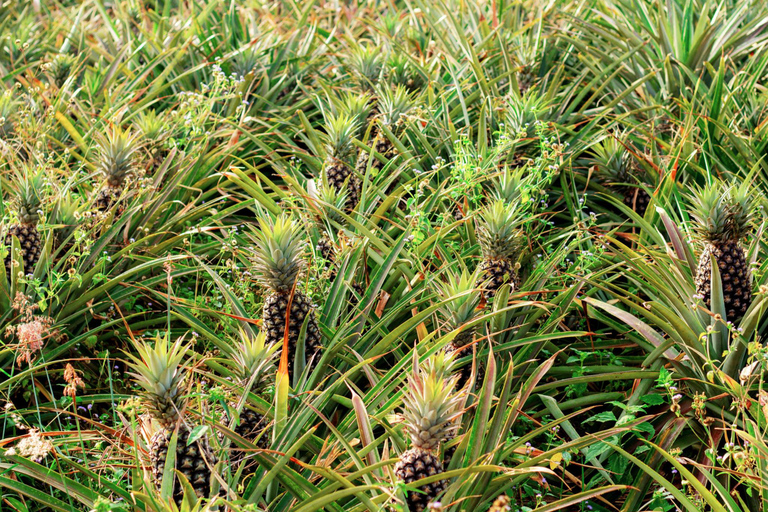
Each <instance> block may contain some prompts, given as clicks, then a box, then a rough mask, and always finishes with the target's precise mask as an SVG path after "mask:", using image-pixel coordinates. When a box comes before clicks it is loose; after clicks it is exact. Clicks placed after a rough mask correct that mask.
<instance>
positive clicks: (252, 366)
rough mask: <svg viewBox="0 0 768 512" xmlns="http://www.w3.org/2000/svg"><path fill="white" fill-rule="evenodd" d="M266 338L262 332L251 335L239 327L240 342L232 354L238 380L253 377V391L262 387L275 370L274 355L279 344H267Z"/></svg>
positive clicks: (243, 380) (242, 380)
mask: <svg viewBox="0 0 768 512" xmlns="http://www.w3.org/2000/svg"><path fill="white" fill-rule="evenodd" d="M266 340H267V338H266V336H265V335H264V333H263V332H260V333H258V334H257V335H256V336H253V335H252V334H250V333H249V332H247V331H245V330H244V329H240V342H239V343H238V344H237V345H236V347H235V352H234V353H233V354H232V361H233V362H234V363H235V366H236V370H237V372H238V376H239V378H240V382H241V383H242V384H245V383H246V382H248V381H249V380H250V379H253V387H252V389H253V390H254V391H258V390H260V389H263V387H264V386H265V384H266V382H267V380H268V379H269V376H270V375H271V374H273V373H274V371H275V355H276V354H277V349H278V348H280V347H279V344H277V343H272V344H267V341H266Z"/></svg>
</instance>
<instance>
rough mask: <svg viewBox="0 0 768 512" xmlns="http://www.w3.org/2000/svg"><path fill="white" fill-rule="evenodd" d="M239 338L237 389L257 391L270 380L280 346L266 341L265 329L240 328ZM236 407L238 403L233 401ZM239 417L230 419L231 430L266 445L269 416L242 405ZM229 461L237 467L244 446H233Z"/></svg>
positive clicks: (235, 363)
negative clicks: (253, 330)
mask: <svg viewBox="0 0 768 512" xmlns="http://www.w3.org/2000/svg"><path fill="white" fill-rule="evenodd" d="M240 340H241V341H240V342H239V343H238V344H237V345H236V346H235V351H234V352H233V353H232V356H231V357H232V363H233V366H234V375H235V377H236V379H237V384H238V386H239V392H240V393H247V392H248V390H250V392H251V393H254V394H257V395H258V394H260V393H262V392H263V391H264V389H265V387H266V386H267V384H268V383H269V379H270V376H272V375H274V373H275V370H276V368H275V354H276V353H277V350H278V348H279V347H280V346H279V345H278V344H277V343H273V344H271V345H270V344H267V342H266V336H265V335H264V333H259V334H258V335H256V336H253V335H251V334H249V333H248V332H246V331H244V330H241V331H240ZM232 407H233V408H237V404H232ZM239 416H240V417H239V421H237V422H235V421H234V418H233V419H232V420H231V421H230V426H231V428H232V430H233V431H234V432H235V434H237V435H238V436H240V437H242V438H243V439H247V440H248V441H251V442H254V441H255V442H256V446H258V447H259V448H267V446H268V443H269V437H270V436H269V433H268V432H267V431H266V430H267V428H268V427H269V419H268V418H267V417H265V416H264V415H263V414H260V413H258V412H256V411H254V410H253V409H250V408H248V407H244V408H243V409H242V411H241V412H240V415H239ZM231 453H232V454H231V457H230V462H231V463H232V465H233V466H235V467H237V466H239V465H240V463H241V462H242V461H243V459H244V458H245V456H246V453H245V451H244V450H241V449H237V448H235V449H233V450H232V452H231Z"/></svg>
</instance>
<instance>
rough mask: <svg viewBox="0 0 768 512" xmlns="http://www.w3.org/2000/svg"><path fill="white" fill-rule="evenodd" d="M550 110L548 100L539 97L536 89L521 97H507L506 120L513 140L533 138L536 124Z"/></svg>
mask: <svg viewBox="0 0 768 512" xmlns="http://www.w3.org/2000/svg"><path fill="white" fill-rule="evenodd" d="M548 109H549V104H548V102H547V100H546V99H545V98H541V97H539V96H538V95H537V94H536V92H535V90H534V89H530V90H529V91H528V92H526V93H525V94H523V95H522V96H521V97H517V96H507V109H506V115H505V118H506V125H507V130H508V132H509V133H510V134H511V135H510V136H511V138H513V139H516V138H519V137H521V136H522V137H531V136H533V134H534V133H535V125H536V123H537V122H538V121H539V120H540V119H541V118H542V117H543V114H544V113H545V112H546V111H547V110H548Z"/></svg>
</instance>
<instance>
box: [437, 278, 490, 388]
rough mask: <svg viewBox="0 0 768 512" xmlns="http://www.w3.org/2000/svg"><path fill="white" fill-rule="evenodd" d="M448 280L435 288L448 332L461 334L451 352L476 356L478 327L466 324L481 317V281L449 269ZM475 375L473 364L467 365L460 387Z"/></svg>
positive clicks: (459, 355)
mask: <svg viewBox="0 0 768 512" xmlns="http://www.w3.org/2000/svg"><path fill="white" fill-rule="evenodd" d="M446 277H447V278H446V279H445V281H436V282H435V288H436V292H437V296H438V297H439V299H440V301H441V303H442V306H441V307H440V309H439V310H438V311H439V314H440V316H441V319H442V321H443V323H444V325H445V327H446V329H447V330H448V331H459V333H458V334H457V335H456V337H454V338H453V340H451V343H450V344H449V345H448V347H447V348H448V351H449V352H451V353H453V356H454V357H455V358H461V357H466V356H469V355H471V354H472V343H473V342H474V339H475V331H476V330H477V329H476V327H474V326H472V327H465V325H466V324H467V323H469V322H471V321H472V320H474V319H475V318H477V307H478V306H479V304H480V294H479V293H478V290H477V288H476V287H475V283H476V282H477V279H476V278H475V277H474V276H473V275H472V274H470V273H469V272H467V271H466V270H464V271H462V272H461V274H458V273H456V272H453V271H451V270H448V271H447V272H446ZM471 373H472V365H471V364H469V365H465V366H463V367H461V368H460V369H459V371H458V375H459V379H458V386H459V387H463V386H464V384H465V383H466V382H467V381H468V380H469V377H470V375H471Z"/></svg>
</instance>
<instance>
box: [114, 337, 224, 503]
mask: <svg viewBox="0 0 768 512" xmlns="http://www.w3.org/2000/svg"><path fill="white" fill-rule="evenodd" d="M135 345H136V346H135V349H136V355H134V354H127V356H128V359H129V365H130V368H131V369H132V370H133V371H132V372H131V374H130V375H131V376H132V377H133V379H134V381H135V382H136V384H138V385H139V387H140V388H141V394H142V402H143V403H144V406H145V407H146V408H147V410H148V412H149V413H150V415H151V416H152V418H153V419H154V420H155V421H156V422H157V423H158V424H159V427H160V428H159V430H157V431H156V432H155V434H154V435H153V436H152V438H151V440H150V442H149V460H150V465H151V471H152V480H153V483H154V485H155V487H156V488H157V489H160V488H161V485H162V481H163V472H164V470H165V466H166V463H167V461H168V456H169V450H170V443H171V439H172V436H173V434H174V431H177V432H178V437H177V442H176V449H175V454H174V455H175V457H174V468H175V469H177V470H178V471H179V472H180V473H181V474H182V475H184V477H185V478H186V479H187V480H188V481H189V483H190V484H191V485H192V488H193V489H194V491H195V494H196V495H197V497H205V496H207V495H208V494H209V489H210V482H211V467H213V465H214V464H215V463H216V460H215V456H214V455H213V452H212V451H211V449H210V447H209V444H208V438H207V436H206V435H203V436H202V437H200V438H198V439H197V440H194V438H193V442H191V443H189V440H190V436H191V435H192V432H193V429H191V428H190V427H189V425H188V424H187V422H186V421H185V418H184V411H185V409H186V405H187V403H186V402H187V401H186V399H185V397H184V389H183V384H184V377H185V375H189V371H188V367H187V364H186V361H185V354H186V352H187V350H188V349H189V347H188V346H186V345H185V344H184V339H183V337H182V338H178V339H177V340H176V341H175V342H173V343H171V341H170V340H169V339H168V338H167V337H163V336H158V337H157V338H155V339H154V343H151V342H149V341H147V340H139V341H136V343H135ZM174 479H175V481H174V486H173V497H174V501H176V503H177V504H179V503H181V500H182V499H183V486H182V485H181V483H180V482H179V480H178V478H177V477H176V476H175V475H174Z"/></svg>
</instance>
